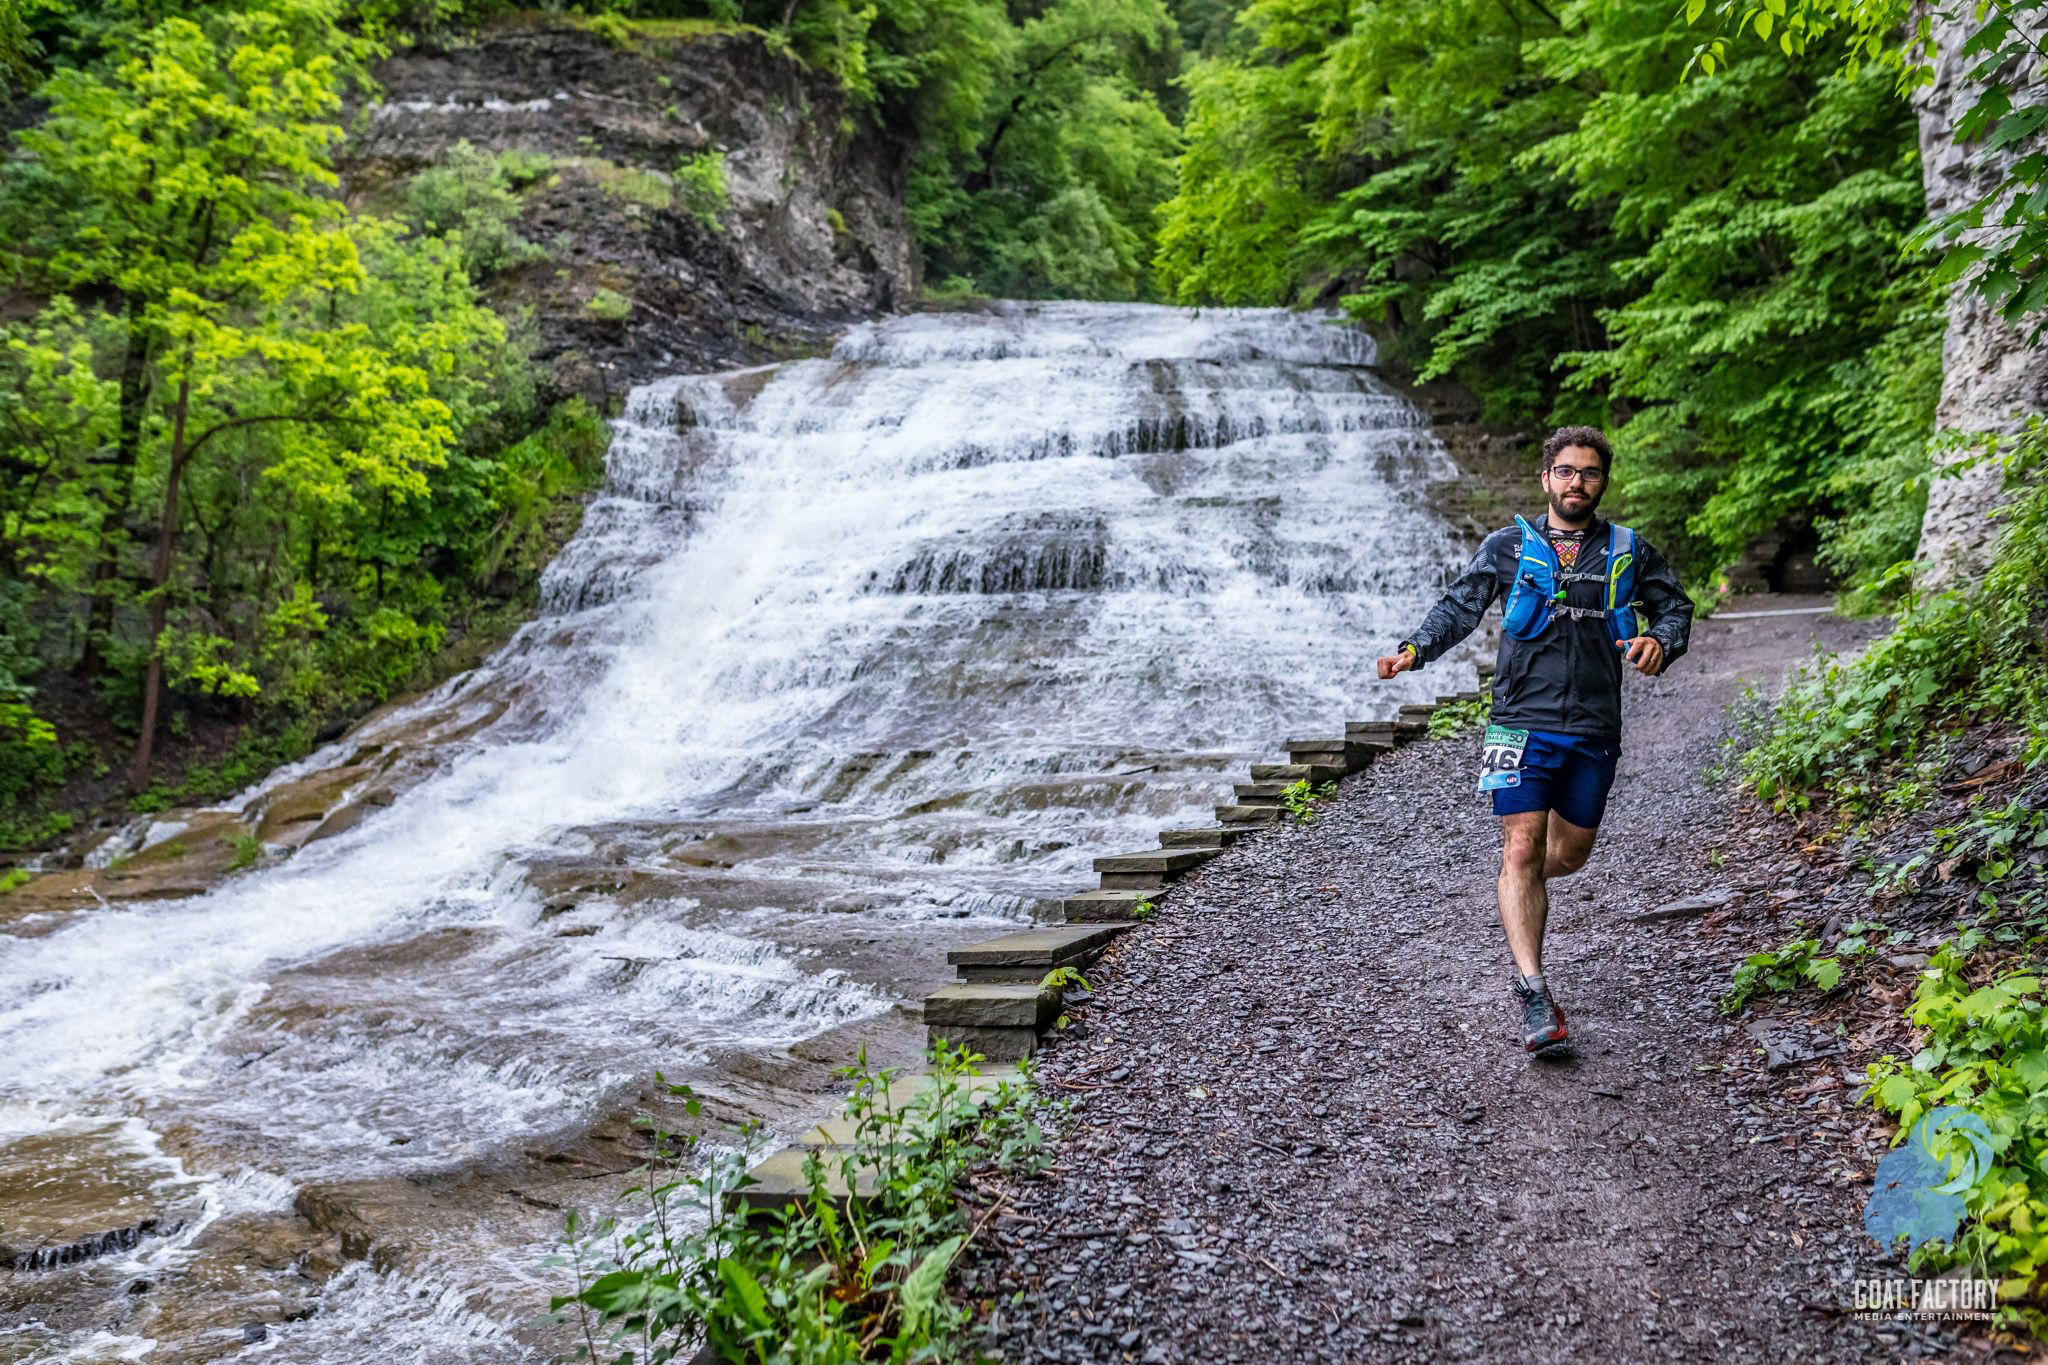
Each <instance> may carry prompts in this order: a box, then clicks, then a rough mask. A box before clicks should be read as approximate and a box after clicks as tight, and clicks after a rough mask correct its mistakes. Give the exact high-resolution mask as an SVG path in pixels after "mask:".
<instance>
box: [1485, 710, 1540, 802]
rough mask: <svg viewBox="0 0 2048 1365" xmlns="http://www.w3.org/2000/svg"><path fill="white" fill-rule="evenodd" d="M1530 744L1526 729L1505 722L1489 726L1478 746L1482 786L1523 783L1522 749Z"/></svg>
mask: <svg viewBox="0 0 2048 1365" xmlns="http://www.w3.org/2000/svg"><path fill="white" fill-rule="evenodd" d="M1528 747H1529V732H1528V731H1527V730H1510V729H1508V728H1507V727H1506V726H1505V725H1489V726H1487V727H1486V738H1485V739H1484V740H1483V741H1481V743H1480V749H1479V790H1481V791H1483V792H1490V791H1498V790H1499V789H1500V788H1502V787H1519V786H1521V785H1522V751H1523V750H1524V749H1527V748H1528Z"/></svg>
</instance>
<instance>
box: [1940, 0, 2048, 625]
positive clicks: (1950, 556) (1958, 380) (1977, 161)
mask: <svg viewBox="0 0 2048 1365" xmlns="http://www.w3.org/2000/svg"><path fill="white" fill-rule="evenodd" d="M1947 8H1948V10H1949V11H1950V12H1949V13H1947V14H1944V13H1942V12H1941V11H1940V10H1937V12H1936V14H1935V19H1934V40H1935V43H1936V45H1937V47H1938V50H1939V52H1940V54H1941V55H1940V58H1939V60H1938V61H1937V63H1936V65H1935V80H1934V83H1933V84H1932V85H1931V86H1929V87H1927V88H1926V89H1924V90H1922V91H1921V92H1920V96H1919V99H1918V101H1917V103H1918V106H1919V113H1920V165H1921V174H1922V177H1923V179H1924V180H1925V183H1926V186H1927V212H1928V215H1929V217H1940V216H1942V215H1944V214H1948V213H1951V212H1953V211H1954V210H1956V209H1958V208H1961V207H1963V206H1964V205H1965V204H1968V203H1970V202H1971V201H1972V200H1974V199H1976V198H1977V197H1979V196H1980V195H1982V194H1984V193H1985V191H1986V190H1988V189H1989V188H1990V187H1992V186H1993V185H1996V184H1997V183H1998V181H1999V180H2000V179H2001V178H2002V177H2003V175H2004V173H2005V169H2006V167H2008V166H2009V165H2011V164H2012V161H2013V160H2014V159H2016V158H2017V157H2019V156H2021V155H2023V154H2026V153H2028V152H2033V151H2038V150H2039V148H2038V147H2024V146H2022V147H2009V148H2005V149H2003V150H2001V151H1997V152H1988V151H1986V150H1985V149H1984V148H1983V147H1981V146H1978V145H1973V144H1965V145H1961V146H1958V145H1957V144H1956V143H1955V141H1954V137H1955V129H1956V126H1957V123H1958V121H1959V120H1961V118H1962V116H1963V115H1964V114H1965V113H1966V112H1967V111H1968V110H1969V109H1970V107H1971V106H1972V105H1973V104H1975V103H1976V102H1977V96H1978V94H1979V93H1980V87H1979V86H1978V85H1977V84H1976V83H1975V82H1972V81H1971V80H1969V79H1968V76H1967V72H1968V70H1969V68H1970V66H1971V65H1973V64H1974V61H1975V60H1976V59H1974V58H1961V57H1958V56H1957V55H1956V54H1957V52H1958V51H1959V50H1960V49H1961V47H1962V45H1963V42H1964V40H1965V39H1966V38H1968V37H1969V35H1970V33H1971V32H1972V31H1973V30H1974V29H1975V27H1976V24H1975V23H1974V22H1973V21H1972V18H1971V16H1972V14H1973V13H1974V12H1973V11H1972V9H1971V7H1970V6H1967V5H1964V6H1950V7H1947ZM2036 22H2037V24H2038V19H2037V20H2036ZM2035 36H2036V38H2037V40H2039V39H2040V38H2041V37H2043V36H2044V35H2043V34H2036V35H2035ZM1941 370H1942V379H1941V404H1940V407H1939V409H1938V410H1937V417H1936V420H1937V423H1938V424H1939V426H1940V427H1941V429H1942V430H1944V431H1961V432H2009V431H2013V430H2016V429H2018V427H2019V426H2020V425H2021V423H2022V421H2023V419H2024V417H2025V415H2026V414H2028V413H2038V412H2041V411H2043V410H2044V409H2048V348H2044V347H2039V346H2029V345H2028V344H2027V343H2026V341H2025V340H2024V339H2023V338H2022V337H2021V336H2020V335H2019V333H2018V332H2016V331H2014V330H2013V329H2012V328H2011V327H2008V326H2007V325H2006V324H2005V322H2004V321H2003V320H2002V319H2000V318H1999V316H1998V315H1997V313H1995V312H1994V311H1992V309H1991V308H1990V307H1989V306H1988V305H1986V304H1985V302H1984V301H1983V299H1981V298H1980V297H1979V296H1978V295H1977V294H1976V293H1975V292H1974V291H1973V290H1972V289H1971V288H1970V282H1969V281H1968V280H1967V279H1966V280H1964V281H1963V282H1961V283H1959V284H1957V285H1956V287H1955V290H1954V292H1953V293H1951V294H1950V296H1949V302H1948V332H1947V335H1946V337H1945V338H1944V340H1943V342H1942V356H1941ZM1968 453H1969V452H1968V451H1963V452H1959V454H1968ZM1951 463H1953V460H1952V461H1951ZM2000 483H2001V470H2000V468H1999V466H1998V465H1997V464H1996V463H1995V462H1986V463H1984V464H1980V465H1978V466H1976V467H1975V468H1972V469H1964V470H1961V471H1951V472H1944V473H1942V474H1941V476H1940V477H1937V478H1935V479H1934V481H1933V482H1932V483H1931V484H1930V485H1929V486H1928V492H1927V514H1926V517H1925V519H1924V520H1923V521H1922V522H1921V524H1920V558H1921V559H1924V560H1930V561H1932V563H1933V567H1932V569H1931V570H1930V571H1929V576H1928V583H1929V586H1932V587H1943V586H1947V585H1948V584H1951V583H1954V582H1956V581H1958V580H1960V579H1963V578H1966V577H1968V576H1969V575H1970V574H1973V573H1975V572H1978V571H1979V570H1981V569H1982V568H1983V567H1984V565H1985V564H1986V563H1988V562H1989V560H1990V556H1991V547H1992V544H1993V542H1994V541H1995V540H1996V539H1997V534H1998V527H1997V523H1995V522H1994V521H1992V520H1991V518H1990V516H1989V515H1988V514H1989V513H1990V511H1991V510H1992V509H1993V508H1994V507H1996V506H1997V504H1998V501H1999V493H2000Z"/></svg>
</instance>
